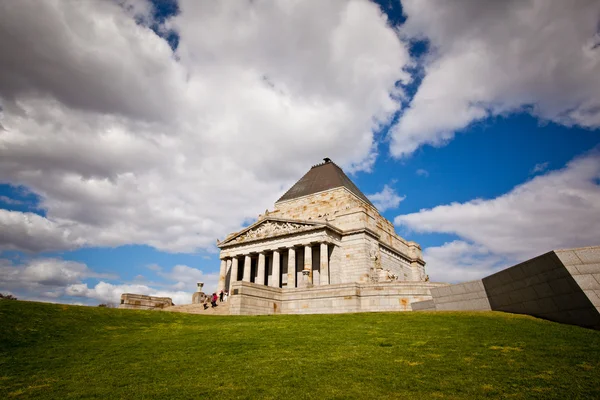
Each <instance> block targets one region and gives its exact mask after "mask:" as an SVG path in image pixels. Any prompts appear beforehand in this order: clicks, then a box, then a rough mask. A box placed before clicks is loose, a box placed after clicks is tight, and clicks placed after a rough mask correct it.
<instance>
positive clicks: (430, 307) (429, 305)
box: [411, 299, 436, 311]
mask: <svg viewBox="0 0 600 400" xmlns="http://www.w3.org/2000/svg"><path fill="white" fill-rule="evenodd" d="M411 307H412V310H413V311H436V309H435V303H434V302H433V299H431V300H423V301H417V302H414V303H412V304H411Z"/></svg>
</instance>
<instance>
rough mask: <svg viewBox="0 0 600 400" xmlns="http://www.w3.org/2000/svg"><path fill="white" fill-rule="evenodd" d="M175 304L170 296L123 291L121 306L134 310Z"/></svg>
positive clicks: (161, 307) (154, 308)
mask: <svg viewBox="0 0 600 400" xmlns="http://www.w3.org/2000/svg"><path fill="white" fill-rule="evenodd" d="M172 305H173V301H172V300H171V298H170V297H155V296H146V295H143V294H133V293H123V294H122V295H121V304H120V305H119V308H126V309H133V310H157V309H158V310H160V309H163V308H165V307H170V306H172Z"/></svg>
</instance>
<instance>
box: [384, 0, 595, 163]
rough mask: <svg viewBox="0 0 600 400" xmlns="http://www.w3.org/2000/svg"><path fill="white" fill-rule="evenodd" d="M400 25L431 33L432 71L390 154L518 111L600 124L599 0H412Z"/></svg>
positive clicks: (411, 32)
mask: <svg viewBox="0 0 600 400" xmlns="http://www.w3.org/2000/svg"><path fill="white" fill-rule="evenodd" d="M402 6H403V10H404V12H405V14H406V16H407V21H406V23H405V24H404V25H403V26H402V27H401V32H402V34H403V35H405V36H406V37H410V38H418V39H421V40H427V41H428V43H429V47H430V51H429V53H428V54H427V55H426V56H425V57H424V65H423V68H424V77H423V80H422V83H421V85H420V86H419V88H418V90H417V92H416V94H415V96H414V98H413V99H412V102H411V104H410V106H409V107H408V108H407V109H405V110H404V111H403V114H402V116H401V118H400V120H399V122H398V124H397V125H396V126H395V127H394V128H393V129H392V130H391V137H392V142H391V147H390V150H391V153H392V155H394V156H396V157H400V156H404V155H408V154H410V153H412V152H413V151H414V150H415V149H417V148H418V147H419V146H421V145H422V144H432V145H441V144H443V143H445V142H446V141H448V140H449V139H451V138H452V137H453V135H454V133H455V132H456V131H459V130H461V129H463V128H465V127H467V126H468V125H470V124H471V123H473V122H474V121H478V120H481V119H483V118H485V117H488V116H492V115H504V114H507V113H510V112H522V111H525V112H529V113H530V114H532V115H534V116H536V117H538V118H540V119H541V120H543V121H545V120H550V121H554V122H557V123H559V124H564V125H567V126H571V125H578V126H581V127H586V128H598V127H599V126H600V95H599V93H600V80H599V79H597V77H598V76H600V32H599V29H598V16H599V15H600V2H598V1H597V0H577V1H561V0H512V1H473V0H457V1H451V2H449V1H447V2H439V1H435V0H404V1H402Z"/></svg>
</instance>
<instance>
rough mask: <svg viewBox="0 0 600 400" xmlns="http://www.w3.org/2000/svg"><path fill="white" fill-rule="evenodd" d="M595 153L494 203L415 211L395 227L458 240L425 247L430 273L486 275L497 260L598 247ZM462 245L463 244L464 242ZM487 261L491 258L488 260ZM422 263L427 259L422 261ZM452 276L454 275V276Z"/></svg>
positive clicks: (598, 157)
mask: <svg viewBox="0 0 600 400" xmlns="http://www.w3.org/2000/svg"><path fill="white" fill-rule="evenodd" d="M599 151H600V150H598V149H595V150H593V151H592V152H590V153H588V154H586V155H584V156H582V157H579V158H576V159H574V160H572V161H571V162H570V163H568V164H567V166H566V167H565V168H563V169H561V170H557V171H552V172H549V173H546V174H545V175H538V176H536V177H535V178H533V179H531V180H530V181H528V182H526V183H524V184H522V185H519V186H517V187H515V188H514V189H512V190H511V191H510V192H508V193H506V194H504V195H502V196H499V197H497V198H495V199H488V200H485V199H475V200H471V201H468V202H465V203H451V204H448V205H441V206H437V207H434V208H432V209H426V210H421V211H419V212H417V213H412V214H406V215H399V216H397V217H396V218H395V219H394V223H395V224H396V225H399V226H405V227H408V228H410V229H412V230H414V231H416V232H424V233H432V232H438V233H450V234H456V235H458V236H459V237H460V238H461V239H462V241H461V242H458V243H457V242H454V243H453V244H446V245H444V246H442V247H441V248H437V249H426V250H425V254H426V255H430V256H432V257H433V260H434V263H435V264H436V267H435V269H436V270H438V271H440V270H443V269H444V268H449V269H450V270H453V269H454V270H459V269H460V268H458V267H457V265H460V262H466V264H467V268H466V269H465V274H466V275H468V276H476V275H477V274H476V273H475V274H471V272H469V268H470V267H468V266H469V265H473V266H475V267H476V269H477V270H479V271H482V272H483V271H486V272H487V271H491V270H492V269H493V268H494V265H496V263H501V259H497V258H496V256H497V257H501V258H502V259H504V260H505V262H508V261H506V260H510V261H524V260H526V259H528V258H530V257H533V256H536V255H539V254H542V253H545V252H547V251H550V250H553V249H560V248H569V247H581V246H590V245H598V244H599V243H598V242H599V238H600V152H599ZM465 242H467V243H465ZM473 249H475V250H476V251H475V252H474V253H475V254H479V255H483V256H485V257H484V258H486V257H488V259H487V261H485V262H482V263H481V264H478V263H479V260H478V259H474V261H473V262H471V261H470V260H469V259H467V260H466V261H460V260H459V262H457V261H456V260H457V259H458V258H457V257H454V256H450V257H449V259H448V260H447V261H445V260H444V256H442V255H444V254H451V255H455V254H458V253H459V252H462V253H463V254H465V255H467V256H468V253H469V251H472V250H473ZM489 257H492V258H491V259H490V258H489ZM425 261H428V260H427V258H425ZM453 275H454V274H453Z"/></svg>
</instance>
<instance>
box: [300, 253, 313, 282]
mask: <svg viewBox="0 0 600 400" xmlns="http://www.w3.org/2000/svg"><path fill="white" fill-rule="evenodd" d="M302 283H303V284H304V286H308V285H310V284H311V283H312V246H311V245H308V246H304V269H303V270H302Z"/></svg>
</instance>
